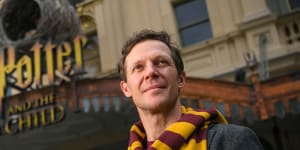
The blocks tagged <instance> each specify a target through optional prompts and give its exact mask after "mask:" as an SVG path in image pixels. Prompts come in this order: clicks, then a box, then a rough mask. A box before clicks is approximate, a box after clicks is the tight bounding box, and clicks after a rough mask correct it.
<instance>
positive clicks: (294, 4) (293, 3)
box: [289, 0, 300, 10]
mask: <svg viewBox="0 0 300 150" xmlns="http://www.w3.org/2000/svg"><path fill="white" fill-rule="evenodd" d="M289 4H290V9H292V10H294V9H299V8H300V1H299V0H289Z"/></svg>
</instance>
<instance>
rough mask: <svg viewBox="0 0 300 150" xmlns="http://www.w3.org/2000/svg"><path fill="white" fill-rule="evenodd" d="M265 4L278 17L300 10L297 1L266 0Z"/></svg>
mask: <svg viewBox="0 0 300 150" xmlns="http://www.w3.org/2000/svg"><path fill="white" fill-rule="evenodd" d="M266 2H267V5H268V6H269V8H270V9H271V10H272V11H273V12H275V13H277V14H278V15H283V14H287V13H289V12H292V11H295V10H297V9H298V10H299V9H300V1H299V0H266Z"/></svg>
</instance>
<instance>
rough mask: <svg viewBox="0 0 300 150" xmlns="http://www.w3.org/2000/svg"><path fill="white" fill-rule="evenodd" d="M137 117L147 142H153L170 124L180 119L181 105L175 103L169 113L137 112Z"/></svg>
mask: <svg viewBox="0 0 300 150" xmlns="http://www.w3.org/2000/svg"><path fill="white" fill-rule="evenodd" d="M139 115H140V119H141V121H142V123H143V126H144V129H145V131H146V136H147V141H154V140H156V139H157V138H158V137H159V136H160V135H161V134H162V133H163V131H164V130H165V129H166V128H167V127H168V126H169V125H170V124H172V123H174V122H176V121H177V120H178V119H179V118H180V117H181V104H180V103H177V104H175V106H174V107H173V109H171V110H170V111H166V112H161V113H151V112H145V111H141V110H139Z"/></svg>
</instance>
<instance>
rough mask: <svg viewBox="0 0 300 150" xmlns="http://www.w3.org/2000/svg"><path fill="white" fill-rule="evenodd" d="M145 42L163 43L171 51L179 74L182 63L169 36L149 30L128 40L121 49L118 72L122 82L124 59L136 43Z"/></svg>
mask: <svg viewBox="0 0 300 150" xmlns="http://www.w3.org/2000/svg"><path fill="white" fill-rule="evenodd" d="M146 40H158V41H161V42H163V43H165V44H166V45H167V46H168V47H169V48H170V51H171V56H172V59H173V61H174V63H175V65H176V69H177V73H178V75H179V74H181V73H182V72H183V70H184V65H183V61H182V58H181V55H180V52H179V50H178V48H177V47H176V46H175V45H174V44H173V43H171V40H170V36H169V34H168V33H167V32H165V31H160V32H156V31H153V30H149V29H144V30H142V31H140V32H138V33H136V34H134V36H132V37H131V38H129V40H128V41H127V42H126V43H125V45H124V46H123V48H122V56H121V60H120V62H119V64H118V71H119V73H120V75H121V78H122V80H124V81H126V79H127V78H126V72H125V69H126V68H125V59H126V57H127V55H128V54H129V53H130V52H131V49H132V48H133V47H134V46H135V45H136V44H138V43H140V42H143V41H146Z"/></svg>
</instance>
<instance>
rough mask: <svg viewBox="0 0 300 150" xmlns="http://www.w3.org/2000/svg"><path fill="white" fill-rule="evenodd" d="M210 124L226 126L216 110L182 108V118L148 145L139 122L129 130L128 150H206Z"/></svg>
mask: <svg viewBox="0 0 300 150" xmlns="http://www.w3.org/2000/svg"><path fill="white" fill-rule="evenodd" d="M211 123H224V124H227V122H226V120H225V119H224V117H223V115H222V114H221V113H220V112H219V111H217V110H203V111H195V110H193V109H192V108H186V107H184V106H182V117H181V118H180V119H179V120H178V121H177V122H174V123H173V124H171V125H170V126H168V127H167V128H166V130H165V131H164V132H163V133H162V134H161V135H160V136H159V137H158V139H157V140H155V141H153V143H151V145H149V144H148V147H147V139H146V134H145V130H144V127H143V125H142V123H141V122H140V121H139V122H137V123H135V124H134V125H132V127H131V129H130V140H129V146H128V150H142V149H146V147H147V149H148V150H177V149H182V150H183V149H184V150H194V149H199V150H200V149H201V150H206V149H207V140H206V136H207V127H208V125H209V124H211Z"/></svg>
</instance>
